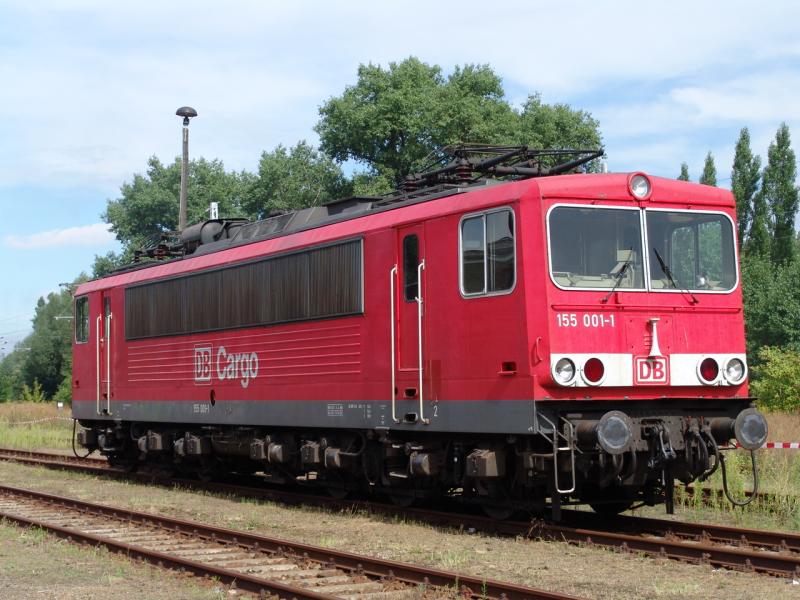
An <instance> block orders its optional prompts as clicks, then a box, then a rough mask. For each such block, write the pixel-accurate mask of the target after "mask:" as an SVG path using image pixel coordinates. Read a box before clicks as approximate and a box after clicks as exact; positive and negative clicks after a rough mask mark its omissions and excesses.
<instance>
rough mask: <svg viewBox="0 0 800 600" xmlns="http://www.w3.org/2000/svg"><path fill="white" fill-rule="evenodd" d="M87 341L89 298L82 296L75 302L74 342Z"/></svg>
mask: <svg viewBox="0 0 800 600" xmlns="http://www.w3.org/2000/svg"><path fill="white" fill-rule="evenodd" d="M87 341H89V298H88V296H82V297H80V298H77V299H76V300H75V342H76V343H78V344H83V343H85V342H87Z"/></svg>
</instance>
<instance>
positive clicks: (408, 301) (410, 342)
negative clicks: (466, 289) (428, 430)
mask: <svg viewBox="0 0 800 600" xmlns="http://www.w3.org/2000/svg"><path fill="white" fill-rule="evenodd" d="M425 277H426V272H425V235H424V227H423V225H422V224H417V225H410V226H407V227H401V228H398V229H397V265H396V272H395V282H396V285H394V286H393V287H394V290H395V294H394V298H393V302H394V307H395V310H394V311H393V312H394V314H395V315H396V316H397V317H396V323H394V327H395V335H394V355H395V360H394V361H393V363H394V365H393V368H394V379H395V382H394V385H393V388H394V389H393V391H394V398H393V409H394V410H393V418H394V420H395V422H404V423H416V422H420V421H421V422H427V419H426V418H425V415H424V410H423V406H424V405H423V401H424V398H425V376H426V374H425V372H424V364H425V361H424V358H425V350H426V339H425V299H424V295H425Z"/></svg>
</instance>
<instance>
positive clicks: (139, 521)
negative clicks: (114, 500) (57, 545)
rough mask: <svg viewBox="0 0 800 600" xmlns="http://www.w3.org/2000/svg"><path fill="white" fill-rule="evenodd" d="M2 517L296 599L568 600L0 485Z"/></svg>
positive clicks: (258, 591) (263, 592) (493, 582)
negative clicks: (449, 598)
mask: <svg viewBox="0 0 800 600" xmlns="http://www.w3.org/2000/svg"><path fill="white" fill-rule="evenodd" d="M0 516H2V517H4V518H5V519H7V520H9V521H13V522H15V523H18V524H20V525H25V526H33V527H40V528H42V529H45V530H47V531H50V532H51V533H53V534H55V535H58V536H60V537H64V538H67V539H69V540H71V541H78V542H81V543H88V544H92V545H102V546H104V547H106V548H108V549H110V550H111V551H114V552H120V553H124V554H126V555H128V556H130V557H133V558H137V559H140V560H144V561H148V562H151V563H155V564H158V565H160V566H166V567H170V568H173V569H180V570H182V571H183V570H186V571H189V572H191V573H194V574H197V575H210V576H212V577H216V578H218V579H219V580H220V581H223V582H226V583H228V584H233V585H235V586H236V587H237V588H241V589H244V590H247V591H249V592H252V593H256V594H260V595H261V597H264V596H265V595H266V594H268V593H269V594H274V595H276V596H278V597H279V598H287V599H288V598H294V599H297V600H329V599H332V598H357V597H369V598H374V599H376V600H378V599H383V598H385V599H387V600H389V599H392V600H396V599H399V598H406V597H409V595H411V594H416V593H418V592H420V591H429V592H430V593H431V594H434V595H435V597H442V596H444V595H446V594H447V593H448V591H449V592H450V595H455V594H458V596H459V597H460V598H473V599H478V598H489V599H501V598H502V599H506V600H522V599H542V600H570V599H574V597H573V596H568V595H564V594H560V593H556V592H549V591H545V590H541V589H536V588H531V587H526V586H521V585H516V584H511V583H505V582H501V581H496V580H492V579H482V578H478V577H471V576H468V575H462V574H459V573H452V572H448V571H442V570H439V569H432V568H428V567H423V566H417V565H412V564H407V563H401V562H397V561H392V560H384V559H379V558H373V557H370V556H364V555H358V554H353V553H350V552H344V551H340V550H334V549H331V548H321V547H317V546H312V545H309V544H302V543H298V542H292V541H289V540H285V539H279V538H274V537H270V536H264V535H259V534H255V533H252V532H246V531H239V530H233V529H225V528H221V527H213V526H209V525H205V524H203V523H197V522H191V521H184V520H181V519H175V518H171V517H165V516H162V515H156V514H150V513H144V512H139V511H133V510H127V509H123V508H119V507H112V506H106V505H102V504H96V503H91V502H85V501H82V500H77V499H74V498H66V497H63V496H56V495H53V494H44V493H41V492H34V491H31V490H26V489H22V488H14V487H9V486H0Z"/></svg>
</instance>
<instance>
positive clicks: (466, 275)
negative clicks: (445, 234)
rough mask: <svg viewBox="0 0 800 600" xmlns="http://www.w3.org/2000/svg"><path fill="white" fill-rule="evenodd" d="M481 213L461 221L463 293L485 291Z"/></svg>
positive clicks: (484, 252)
mask: <svg viewBox="0 0 800 600" xmlns="http://www.w3.org/2000/svg"><path fill="white" fill-rule="evenodd" d="M483 234H484V231H483V215H481V216H479V217H472V218H469V219H464V221H463V222H462V223H461V287H462V289H463V291H464V293H465V294H483V293H484V292H486V265H485V254H486V238H485V237H484V235H483Z"/></svg>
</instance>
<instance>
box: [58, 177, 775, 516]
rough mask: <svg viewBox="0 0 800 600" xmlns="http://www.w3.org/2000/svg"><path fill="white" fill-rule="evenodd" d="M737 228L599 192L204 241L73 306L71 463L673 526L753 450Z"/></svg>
mask: <svg viewBox="0 0 800 600" xmlns="http://www.w3.org/2000/svg"><path fill="white" fill-rule="evenodd" d="M461 164H462V166H463V163H461ZM491 164H492V167H491V168H492V169H494V171H493V172H502V171H498V169H500V167H498V166H497V165H498V162H497V161H494V162H492V163H491ZM520 164H528V163H518V164H516V165H513V166H511V167H508V169H509V172H513V173H514V174H520V173H522V174H523V175H524V174H526V173H528V174H530V173H531V172H533V168H532V167H527V166H520ZM574 164H575V163H571V164H568V165H567V166H569V167H570V168H572V167H573V166H574ZM436 177H441V170H440V171H437V175H436ZM429 183H430V182H429ZM733 217H734V205H733V199H732V196H731V195H730V193H729V192H726V191H723V190H718V189H715V188H709V187H706V186H698V185H692V184H686V183H682V182H675V181H670V180H666V179H660V178H652V177H648V176H645V175H643V174H632V175H623V174H612V175H601V174H598V175H563V176H552V177H535V178H524V177H523V178H521V180H519V181H511V182H497V181H494V180H490V179H486V180H484V179H479V180H470V181H469V182H467V183H463V182H461V183H453V184H449V183H448V184H447V185H443V184H442V183H441V181H439V182H438V185H436V186H435V187H434V186H432V187H430V188H425V187H424V186H421V189H416V190H414V191H413V193H411V192H408V191H407V192H406V193H404V194H399V195H396V196H394V197H391V198H360V199H359V198H356V199H348V200H344V201H339V202H336V203H331V204H329V205H326V206H324V207H315V208H310V209H305V210H303V211H298V212H295V213H287V214H285V215H280V216H278V217H273V218H271V219H268V220H266V221H262V222H257V223H242V222H233V221H232V222H225V221H210V222H207V223H204V224H198V225H196V226H194V227H193V228H190V229H189V230H187V232H188V233H186V232H185V234H184V240H183V243H182V248H183V250H182V252H183V254H184V255H183V256H182V257H180V258H178V259H175V260H170V261H166V262H160V263H152V264H149V265H144V266H138V267H134V268H131V269H127V270H122V271H120V272H118V273H115V274H113V275H111V276H109V277H107V278H104V279H100V280H96V281H92V282H89V283H87V284H84V285H82V286H81V287H80V288H79V289H78V290H77V293H76V340H75V347H74V364H75V381H74V398H75V400H74V404H73V412H74V414H75V416H76V418H78V419H80V422H81V424H82V425H83V427H84V430H83V431H81V432H80V436H79V441H80V442H81V443H82V444H83V445H84V446H86V447H87V448H91V449H99V450H100V451H101V452H102V453H104V454H106V455H107V456H109V458H110V459H112V460H114V461H117V462H124V463H127V464H135V463H137V462H140V461H158V462H159V463H161V464H162V466H164V465H169V466H170V467H171V468H176V469H179V470H188V471H199V472H202V473H204V474H207V475H208V474H213V473H214V472H220V471H244V472H253V471H263V472H265V473H268V474H272V475H273V476H278V475H279V476H280V477H281V478H283V479H285V478H286V477H287V476H288V477H290V478H295V479H301V480H303V481H306V482H315V483H317V484H323V485H325V486H326V487H328V488H329V489H330V490H332V492H334V493H337V494H342V493H347V492H349V491H354V490H361V491H364V490H367V491H382V492H385V493H388V494H389V495H390V497H392V498H393V499H395V500H397V501H398V502H402V503H408V502H412V501H414V500H415V499H417V498H420V497H428V496H437V495H441V494H445V493H446V494H450V495H454V496H456V497H458V498H460V499H461V500H463V501H465V502H474V503H477V504H480V505H481V506H483V507H484V508H485V509H486V510H487V512H489V513H490V514H493V515H496V516H503V515H505V514H509V513H510V512H512V511H514V510H517V509H520V508H525V509H530V508H541V507H542V506H543V505H544V503H545V501H546V500H547V499H550V501H551V502H552V503H553V505H554V507H555V508H556V509H557V508H558V506H559V505H560V504H561V503H562V502H571V501H580V502H589V503H591V504H592V505H593V506H595V507H596V508H597V509H598V510H612V511H615V510H621V509H623V508H625V507H627V506H629V505H630V504H631V503H632V502H635V501H639V500H641V501H645V502H650V503H653V502H658V501H664V500H666V501H667V502H668V506H669V503H670V502H671V491H672V482H673V479H675V478H677V479H680V480H683V481H691V480H694V479H696V478H697V477H703V476H707V475H708V474H709V473H710V472H711V471H712V470H714V469H716V468H717V466H719V465H720V464H721V456H722V454H721V452H722V450H721V448H722V447H726V446H727V445H728V443H729V441H730V440H731V439H733V438H736V439H737V440H738V441H739V442H740V443H741V444H742V445H744V446H745V447H747V448H755V447H757V446H759V445H760V444H761V443H762V442H763V440H764V438H765V436H766V422H765V421H764V419H763V417H762V416H761V415H760V414H759V413H757V412H755V411H754V410H753V409H752V408H750V399H749V398H748V396H747V384H746V379H747V366H746V359H745V349H744V348H745V346H744V327H743V315H742V298H741V289H740V285H739V275H738V266H737V250H736V240H735V234H734V227H733Z"/></svg>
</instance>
